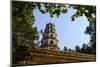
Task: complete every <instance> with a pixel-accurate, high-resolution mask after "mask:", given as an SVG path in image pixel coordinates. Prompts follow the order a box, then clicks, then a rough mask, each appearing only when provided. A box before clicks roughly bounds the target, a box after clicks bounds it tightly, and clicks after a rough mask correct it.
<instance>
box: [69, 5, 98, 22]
mask: <svg viewBox="0 0 100 67" xmlns="http://www.w3.org/2000/svg"><path fill="white" fill-rule="evenodd" d="M70 6H71V7H73V8H74V9H75V10H76V13H75V14H74V15H73V16H72V19H73V18H74V19H75V18H77V17H79V16H83V15H85V16H86V17H87V19H88V21H89V22H94V21H95V18H96V6H87V5H70ZM72 21H74V20H72Z"/></svg>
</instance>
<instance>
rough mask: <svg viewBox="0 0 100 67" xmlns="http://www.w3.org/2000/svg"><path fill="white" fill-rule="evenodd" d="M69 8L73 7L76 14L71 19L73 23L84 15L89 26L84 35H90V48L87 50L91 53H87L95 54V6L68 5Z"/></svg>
mask: <svg viewBox="0 0 100 67" xmlns="http://www.w3.org/2000/svg"><path fill="white" fill-rule="evenodd" d="M70 7H73V8H74V9H75V10H76V13H75V14H74V15H73V16H72V17H71V18H72V21H74V20H75V18H78V17H80V16H83V15H85V16H86V18H87V20H88V21H89V26H88V27H87V28H86V31H85V33H86V34H89V35H90V46H89V48H88V49H89V50H90V51H91V52H90V51H89V52H90V53H92V54H96V6H87V5H83V6H82V5H70ZM88 49H87V50H88ZM83 52H84V51H83ZM85 52H87V51H85ZM89 52H87V53H89Z"/></svg>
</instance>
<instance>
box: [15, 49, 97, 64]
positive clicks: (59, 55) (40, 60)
mask: <svg viewBox="0 0 100 67" xmlns="http://www.w3.org/2000/svg"><path fill="white" fill-rule="evenodd" d="M27 52H28V53H29V55H30V57H28V59H26V60H23V61H18V60H17V62H18V63H14V64H19V65H24V64H53V63H70V62H89V61H95V60H96V56H95V55H88V54H81V53H74V52H66V53H65V52H61V51H51V50H47V49H27Z"/></svg>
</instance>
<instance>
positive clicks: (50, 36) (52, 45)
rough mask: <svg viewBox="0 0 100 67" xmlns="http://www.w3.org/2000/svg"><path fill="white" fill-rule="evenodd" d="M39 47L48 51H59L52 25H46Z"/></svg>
mask: <svg viewBox="0 0 100 67" xmlns="http://www.w3.org/2000/svg"><path fill="white" fill-rule="evenodd" d="M40 47H41V48H46V49H50V50H59V48H58V40H57V34H56V29H55V25H54V24H53V23H48V24H47V25H46V28H45V30H44V33H43V38H42V40H41V46H40Z"/></svg>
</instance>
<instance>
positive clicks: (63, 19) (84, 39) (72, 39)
mask: <svg viewBox="0 0 100 67" xmlns="http://www.w3.org/2000/svg"><path fill="white" fill-rule="evenodd" d="M74 13H75V10H74V9H73V8H70V9H69V10H68V12H67V13H65V14H62V13H61V14H60V16H59V18H57V17H56V16H54V17H53V18H51V17H50V15H49V13H45V14H42V13H41V12H39V10H38V9H36V10H34V11H33V14H34V16H35V23H34V26H37V28H38V30H39V31H40V30H41V29H42V30H44V29H45V25H46V24H47V23H49V22H51V23H54V24H55V28H56V33H57V35H58V36H57V39H58V40H59V42H58V46H59V47H60V49H63V48H64V46H67V48H71V49H74V48H75V46H76V45H79V46H80V47H81V46H82V44H83V43H89V40H90V37H89V35H86V34H85V33H84V31H85V29H86V27H87V26H88V25H89V22H88V21H87V19H86V17H85V16H82V17H79V18H77V19H76V20H75V21H73V22H72V21H71V16H72V15H73V14H74ZM41 38H42V37H40V40H41Z"/></svg>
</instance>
